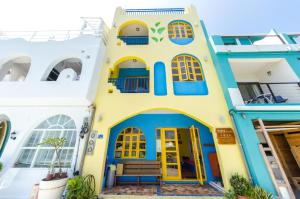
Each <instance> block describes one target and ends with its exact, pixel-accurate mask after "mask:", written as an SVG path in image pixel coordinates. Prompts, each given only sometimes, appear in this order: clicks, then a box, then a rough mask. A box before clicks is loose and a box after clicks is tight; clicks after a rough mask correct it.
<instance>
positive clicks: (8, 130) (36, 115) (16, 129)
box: [0, 18, 107, 199]
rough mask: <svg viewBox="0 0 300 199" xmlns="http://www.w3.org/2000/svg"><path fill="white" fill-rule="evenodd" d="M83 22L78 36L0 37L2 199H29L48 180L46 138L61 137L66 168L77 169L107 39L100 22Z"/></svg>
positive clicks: (62, 33) (49, 154)
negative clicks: (42, 182)
mask: <svg viewBox="0 0 300 199" xmlns="http://www.w3.org/2000/svg"><path fill="white" fill-rule="evenodd" d="M84 20H85V24H84V26H83V28H82V30H81V31H68V32H66V31H60V32H47V33H45V32H38V33H34V34H33V35H27V34H28V32H27V33H26V34H24V35H22V37H23V36H24V37H25V39H24V38H22V39H21V38H15V39H14V38H11V37H10V34H8V35H6V34H5V33H4V34H2V35H0V91H1V92H0V122H1V123H0V162H2V163H3V166H4V167H3V170H2V172H1V173H0V199H4V198H5V199H11V198H14V199H15V198H26V199H27V198H28V197H29V195H30V192H31V190H32V187H33V185H34V184H35V183H38V182H39V181H40V180H41V179H42V178H44V177H45V176H46V174H47V172H48V165H49V164H50V163H51V162H53V161H54V150H53V149H50V148H47V147H43V146H40V145H37V144H38V143H39V142H41V141H42V140H43V139H44V138H46V137H51V136H53V137H57V136H64V137H65V138H66V139H67V141H68V142H67V144H66V146H65V147H64V149H63V151H62V159H63V162H64V165H65V168H66V170H67V171H68V173H69V175H72V173H73V172H74V171H78V170H80V167H81V161H82V157H83V154H84V151H85V143H86V140H87V139H86V138H87V137H88V136H87V134H85V135H84V138H83V139H82V138H81V137H80V132H82V130H81V129H82V127H83V126H84V125H85V124H87V123H88V122H89V121H90V120H91V117H92V115H93V105H92V104H93V101H94V98H95V95H96V89H97V85H98V81H99V77H100V68H101V65H102V62H103V56H104V53H105V48H106V34H107V28H106V26H105V24H104V23H103V21H102V20H101V19H98V20H96V19H91V18H89V19H84ZM49 34H50V36H49ZM43 40H46V41H43Z"/></svg>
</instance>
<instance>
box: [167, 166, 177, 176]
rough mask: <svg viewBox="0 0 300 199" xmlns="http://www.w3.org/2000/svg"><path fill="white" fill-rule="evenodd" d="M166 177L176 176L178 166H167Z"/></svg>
mask: <svg viewBox="0 0 300 199" xmlns="http://www.w3.org/2000/svg"><path fill="white" fill-rule="evenodd" d="M167 176H178V166H177V165H167Z"/></svg>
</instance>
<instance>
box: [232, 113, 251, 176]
mask: <svg viewBox="0 0 300 199" xmlns="http://www.w3.org/2000/svg"><path fill="white" fill-rule="evenodd" d="M229 114H230V117H231V119H232V121H233V128H234V131H235V132H236V133H237V136H236V138H237V140H238V143H239V144H238V145H239V147H240V150H241V151H242V154H243V161H244V163H245V166H246V170H247V174H248V176H249V179H250V181H252V176H251V173H250V170H249V167H248V163H247V160H246V158H245V157H246V154H245V151H244V149H243V146H242V143H241V140H240V135H239V133H238V130H237V126H236V125H235V117H234V114H235V112H234V110H232V109H231V110H229Z"/></svg>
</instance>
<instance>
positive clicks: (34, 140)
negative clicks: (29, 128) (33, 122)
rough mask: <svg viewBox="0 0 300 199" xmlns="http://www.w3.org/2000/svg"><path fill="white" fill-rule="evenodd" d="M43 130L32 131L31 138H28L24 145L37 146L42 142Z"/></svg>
mask: <svg viewBox="0 0 300 199" xmlns="http://www.w3.org/2000/svg"><path fill="white" fill-rule="evenodd" d="M42 132H43V131H37V130H35V131H33V132H32V133H31V136H30V138H29V139H28V141H27V143H26V144H25V145H24V146H25V147H36V146H37V145H38V143H40V139H41V137H42Z"/></svg>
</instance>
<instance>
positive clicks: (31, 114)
mask: <svg viewBox="0 0 300 199" xmlns="http://www.w3.org/2000/svg"><path fill="white" fill-rule="evenodd" d="M0 113H1V114H4V115H6V116H7V117H8V118H9V120H10V122H11V131H15V132H16V133H17V138H16V139H15V140H12V139H9V140H8V142H7V144H6V147H5V149H4V153H3V155H2V157H1V159H0V161H1V162H2V163H3V164H4V170H3V171H2V172H1V174H0V199H10V198H14V199H15V198H22V199H23V198H24V199H25V198H26V199H27V198H28V196H29V193H30V192H31V190H32V186H33V185H34V184H35V183H38V182H39V181H40V180H41V179H42V178H44V177H45V175H46V173H47V171H48V169H47V168H14V163H15V162H16V160H17V158H18V156H19V152H20V147H21V146H22V145H23V144H24V142H25V140H26V139H27V138H28V136H30V133H31V131H32V129H34V128H35V127H36V126H37V125H39V124H40V123H41V122H43V121H44V120H45V119H47V118H49V117H51V116H54V115H57V114H65V115H67V116H70V117H71V118H72V119H73V120H74V121H75V124H76V129H77V142H76V147H75V152H74V156H73V162H72V167H71V169H70V170H69V174H70V175H71V173H72V172H73V168H74V167H75V156H76V154H77V146H79V147H78V154H79V158H78V160H80V159H81V158H80V157H81V156H82V152H83V149H84V144H83V143H84V141H83V139H80V138H79V136H78V135H79V132H80V129H81V126H82V124H83V120H84V118H85V117H89V115H90V110H89V108H87V107H79V106H78V107H5V108H0ZM78 166H79V163H77V169H78Z"/></svg>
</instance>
